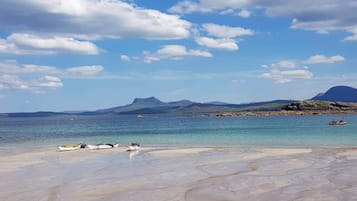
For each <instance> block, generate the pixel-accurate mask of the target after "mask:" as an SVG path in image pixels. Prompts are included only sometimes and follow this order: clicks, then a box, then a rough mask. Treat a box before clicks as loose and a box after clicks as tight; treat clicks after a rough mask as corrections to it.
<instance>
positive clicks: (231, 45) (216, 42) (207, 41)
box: [196, 37, 239, 51]
mask: <svg viewBox="0 0 357 201" xmlns="http://www.w3.org/2000/svg"><path fill="white" fill-rule="evenodd" d="M196 42H197V44H199V45H201V46H206V47H209V48H215V49H221V50H229V51H234V50H238V49H239V48H238V45H237V43H236V42H235V40H233V39H213V38H208V37H198V38H196Z"/></svg>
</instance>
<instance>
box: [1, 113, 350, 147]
mask: <svg viewBox="0 0 357 201" xmlns="http://www.w3.org/2000/svg"><path fill="white" fill-rule="evenodd" d="M338 118H341V115H322V116H320V115H319V116H317V115H316V116H271V117H177V116H171V115H151V116H145V118H136V116H133V115H127V116H123V115H110V116H74V115H73V116H55V117H46V118H42V117H41V118H32V117H31V118H29V117H26V118H0V146H14V145H19V144H21V145H23V146H53V145H58V144H76V143H78V142H85V143H113V142H119V143H120V144H129V143H130V142H140V143H141V144H143V145H147V146H277V147H346V146H357V115H344V116H343V117H342V118H343V119H344V120H345V121H347V122H349V124H347V125H344V126H329V125H328V122H329V121H330V120H332V119H338Z"/></svg>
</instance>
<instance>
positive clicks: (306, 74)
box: [261, 69, 313, 83]
mask: <svg viewBox="0 0 357 201" xmlns="http://www.w3.org/2000/svg"><path fill="white" fill-rule="evenodd" d="M261 77H262V78H267V79H272V80H274V81H275V82H276V83H287V82H291V81H293V80H296V79H311V78H312V77H313V74H312V72H310V71H308V70H302V69H300V70H279V69H271V70H270V72H268V73H263V74H262V75H261Z"/></svg>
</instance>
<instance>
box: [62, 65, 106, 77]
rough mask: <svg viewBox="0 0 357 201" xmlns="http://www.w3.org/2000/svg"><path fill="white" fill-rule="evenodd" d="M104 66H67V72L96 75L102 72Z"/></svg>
mask: <svg viewBox="0 0 357 201" xmlns="http://www.w3.org/2000/svg"><path fill="white" fill-rule="evenodd" d="M103 70H104V68H103V67H102V66H80V67H73V68H67V69H66V70H65V72H68V73H70V74H77V75H84V76H88V75H96V74H98V73H100V72H102V71H103Z"/></svg>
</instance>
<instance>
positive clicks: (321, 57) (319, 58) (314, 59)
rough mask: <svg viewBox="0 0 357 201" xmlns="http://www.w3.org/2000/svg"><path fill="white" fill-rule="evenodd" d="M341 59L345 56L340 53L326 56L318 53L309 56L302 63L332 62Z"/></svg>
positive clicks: (343, 59)
mask: <svg viewBox="0 0 357 201" xmlns="http://www.w3.org/2000/svg"><path fill="white" fill-rule="evenodd" d="M341 61H345V58H344V57H342V56H340V55H335V56H331V57H327V56H325V55H321V54H318V55H314V56H311V57H309V59H308V60H306V61H304V63H305V64H333V63H336V62H341Z"/></svg>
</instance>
